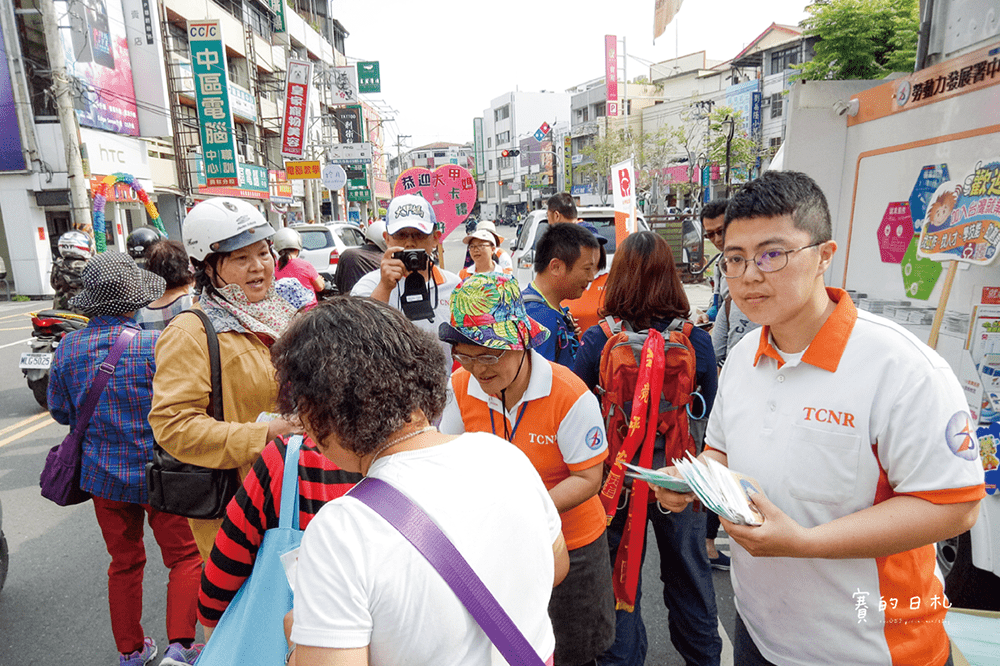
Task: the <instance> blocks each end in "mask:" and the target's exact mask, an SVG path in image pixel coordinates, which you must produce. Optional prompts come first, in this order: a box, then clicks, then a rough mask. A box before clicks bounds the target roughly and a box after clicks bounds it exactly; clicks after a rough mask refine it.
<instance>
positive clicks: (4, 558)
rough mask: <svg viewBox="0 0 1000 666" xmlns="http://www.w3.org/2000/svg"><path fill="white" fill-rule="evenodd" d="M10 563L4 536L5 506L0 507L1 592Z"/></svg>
mask: <svg viewBox="0 0 1000 666" xmlns="http://www.w3.org/2000/svg"><path fill="white" fill-rule="evenodd" d="M9 562H10V556H9V551H8V550H7V537H5V536H4V534H3V506H2V505H0V590H2V589H3V584H4V583H5V582H7V565H8V564H9Z"/></svg>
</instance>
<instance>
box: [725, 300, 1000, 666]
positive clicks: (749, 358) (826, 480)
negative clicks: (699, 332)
mask: <svg viewBox="0 0 1000 666" xmlns="http://www.w3.org/2000/svg"><path fill="white" fill-rule="evenodd" d="M827 293H828V294H829V295H830V297H831V298H832V300H834V301H836V302H837V306H836V309H835V310H834V312H833V314H831V316H830V317H829V319H828V320H827V321H826V323H825V324H824V325H823V327H822V328H821V329H820V331H819V333H817V335H816V337H815V338H814V339H813V341H812V343H810V345H809V347H808V348H807V349H806V350H805V352H804V353H802V354H801V355H794V354H792V355H789V354H784V355H783V354H782V353H781V352H779V351H778V350H777V349H775V347H774V346H773V340H772V338H771V337H770V332H769V329H768V327H764V328H763V329H762V331H761V335H760V337H759V339H758V341H757V342H756V344H755V340H754V336H747V337H746V338H744V339H743V340H741V341H740V342H739V344H737V345H736V346H735V347H734V348H733V351H732V352H730V355H729V359H728V360H727V361H726V365H725V366H723V369H722V374H721V376H720V378H719V392H718V393H717V395H716V398H715V406H714V407H713V409H712V415H711V417H710V419H709V424H708V432H707V434H706V443H707V445H708V446H710V447H712V448H714V449H717V450H719V451H722V452H723V453H725V454H726V455H727V456H728V460H729V467H730V468H731V469H733V470H735V471H739V472H741V473H744V474H749V475H750V476H753V477H756V478H757V479H758V480H759V481H760V483H761V485H762V487H763V490H764V493H765V494H766V495H767V496H768V498H770V499H771V501H773V502H774V503H775V504H776V505H777V506H778V507H779V508H780V509H781V510H782V511H784V512H785V513H786V514H788V515H789V516H790V517H791V518H793V519H794V520H796V521H797V522H798V523H799V524H800V525H802V526H804V527H807V528H809V527H815V526H816V525H821V524H824V523H828V522H831V521H833V520H836V519H837V518H840V517H843V516H846V515H848V514H851V513H855V512H857V511H861V510H863V509H865V508H868V507H871V506H873V505H875V504H878V503H880V502H884V501H885V500H887V499H889V498H891V497H894V496H897V495H912V496H915V497H919V498H922V499H925V500H927V501H929V502H933V503H935V504H947V503H960V502H969V501H975V500H978V499H980V498H981V497H983V495H984V483H983V467H982V464H981V463H980V461H979V452H978V444H977V441H976V436H975V425H974V424H973V423H972V420H971V418H970V416H969V410H968V407H967V404H966V401H965V397H964V396H963V394H962V389H961V387H960V385H959V383H958V380H957V379H956V377H955V375H954V373H953V372H952V370H951V368H950V366H948V364H947V363H946V362H945V361H944V360H943V359H942V358H941V357H940V356H939V355H938V354H937V353H936V352H935V351H934V350H932V349H930V348H929V347H928V346H927V345H925V344H923V343H922V342H920V341H919V340H917V338H915V337H914V336H913V335H912V334H910V333H909V332H908V331H906V330H904V329H903V328H902V327H900V326H898V325H896V324H895V323H894V322H891V321H889V320H887V319H883V318H882V317H878V316H875V315H872V314H869V313H867V312H863V311H861V312H859V311H858V310H857V309H856V308H855V306H854V303H852V302H851V299H850V297H849V296H848V295H847V294H846V293H845V292H844V291H842V290H839V289H829V288H828V289H827ZM732 559H733V568H732V579H733V590H734V592H735V596H736V606H737V609H738V610H739V613H740V616H741V617H742V618H743V621H744V622H745V623H746V626H747V629H748V630H749V632H750V635H751V636H752V637H753V639H754V642H755V643H756V645H757V646H758V648H760V651H761V653H762V654H763V656H764V658H765V659H767V660H769V661H771V662H773V663H775V664H778V666H790V665H793V664H794V665H806V664H818V663H828V664H852V665H862V664H863V665H869V664H871V665H874V664H879V665H887V664H943V663H944V662H945V660H946V658H947V655H948V637H947V635H946V634H945V630H944V626H943V624H942V620H943V619H944V616H945V612H946V606H945V604H946V603H947V602H946V601H945V598H944V589H943V585H942V579H941V574H940V571H938V569H937V562H936V559H935V549H934V545H933V544H929V545H926V546H923V547H920V548H916V549H914V550H910V551H906V552H903V553H898V554H895V555H891V556H889V557H884V558H872V559H848V560H843V559H841V560H834V559H805V558H779V557H752V556H751V555H750V554H749V553H747V552H746V551H745V550H744V549H743V548H742V547H741V546H739V544H736V543H735V542H734V543H733V544H732Z"/></svg>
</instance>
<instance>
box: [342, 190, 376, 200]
mask: <svg viewBox="0 0 1000 666" xmlns="http://www.w3.org/2000/svg"><path fill="white" fill-rule="evenodd" d="M371 198H372V191H371V190H370V189H368V188H367V187H358V188H354V189H350V190H347V200H348V201H371Z"/></svg>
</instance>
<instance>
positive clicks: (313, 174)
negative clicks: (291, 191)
mask: <svg viewBox="0 0 1000 666" xmlns="http://www.w3.org/2000/svg"><path fill="white" fill-rule="evenodd" d="M285 173H287V174H288V180H315V179H318V178H319V177H320V170H319V162H285Z"/></svg>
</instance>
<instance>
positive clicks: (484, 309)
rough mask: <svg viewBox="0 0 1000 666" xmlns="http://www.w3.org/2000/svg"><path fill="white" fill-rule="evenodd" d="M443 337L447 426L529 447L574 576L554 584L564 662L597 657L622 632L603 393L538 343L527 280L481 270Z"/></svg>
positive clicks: (468, 283) (539, 330)
mask: <svg viewBox="0 0 1000 666" xmlns="http://www.w3.org/2000/svg"><path fill="white" fill-rule="evenodd" d="M450 306H451V323H443V324H441V327H440V330H439V332H438V335H439V337H440V338H441V339H442V340H443V341H445V342H447V343H449V344H450V345H451V346H452V357H453V358H454V359H455V360H456V361H457V362H458V363H460V364H461V366H462V367H461V368H459V369H458V370H456V371H455V372H454V373H453V374H452V377H451V387H452V395H451V396H450V398H449V401H448V404H447V405H446V406H445V410H444V414H443V415H442V417H441V432H443V433H446V434H455V435H457V434H461V433H464V432H486V433H492V434H493V435H496V436H497V437H501V438H503V439H505V440H507V441H508V442H510V443H511V444H513V445H514V446H516V447H517V448H519V449H520V450H521V451H523V452H524V453H525V455H527V456H528V459H529V460H531V462H532V464H533V465H534V466H535V469H536V470H538V473H539V475H540V476H541V477H542V481H543V482H544V483H545V487H546V488H547V489H548V491H549V495H550V496H551V498H552V500H553V502H554V503H555V505H556V508H557V509H558V510H559V513H560V517H561V519H562V529H563V535H564V537H565V539H566V545H567V548H568V549H569V560H570V568H569V574H568V575H567V576H566V579H565V580H564V581H563V582H562V583H560V584H559V585H558V586H557V587H556V588H555V589H554V590H553V591H552V600H551V601H550V602H549V617H550V618H551V619H552V626H553V630H554V631H555V636H556V649H555V664H556V665H557V666H577V665H582V664H596V661H595V660H596V658H597V657H598V656H599V655H600V654H601V653H602V652H603V651H604V650H605V649H607V648H608V647H609V646H610V645H611V643H612V641H613V640H614V633H615V613H614V598H613V593H612V588H611V562H610V560H609V559H608V544H607V539H606V537H605V523H606V518H605V514H604V508H603V507H602V506H601V502H600V500H599V499H598V498H597V492H598V491H599V490H600V486H601V476H602V472H603V464H602V463H603V462H604V459H605V457H607V441H606V437H605V434H604V424H603V422H602V420H601V410H600V407H599V406H598V404H597V399H596V398H595V397H594V395H593V394H592V393H591V392H590V391H588V390H587V387H586V386H585V385H584V384H583V382H581V381H580V379H579V378H578V377H576V375H574V374H573V373H572V372H571V371H570V370H568V369H567V368H565V367H563V366H561V365H557V364H555V363H551V362H549V361H548V360H546V359H545V357H543V356H541V355H540V354H538V353H537V352H535V351H533V350H532V348H533V347H535V346H537V345H538V344H540V343H541V342H543V341H544V340H545V339H546V338H547V337H548V335H549V332H548V331H547V330H546V329H545V328H543V327H541V326H540V325H539V324H538V323H537V322H536V321H534V320H533V319H531V318H530V317H528V315H527V312H526V311H525V309H524V303H523V301H522V300H521V290H520V288H519V287H518V285H517V280H515V279H514V278H513V277H510V276H507V275H503V274H499V273H485V274H478V273H477V274H475V275H472V276H470V277H469V278H467V279H465V280H464V281H463V282H462V283H461V284H459V286H458V287H457V288H456V289H455V291H454V292H453V293H452V296H451V302H450Z"/></svg>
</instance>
